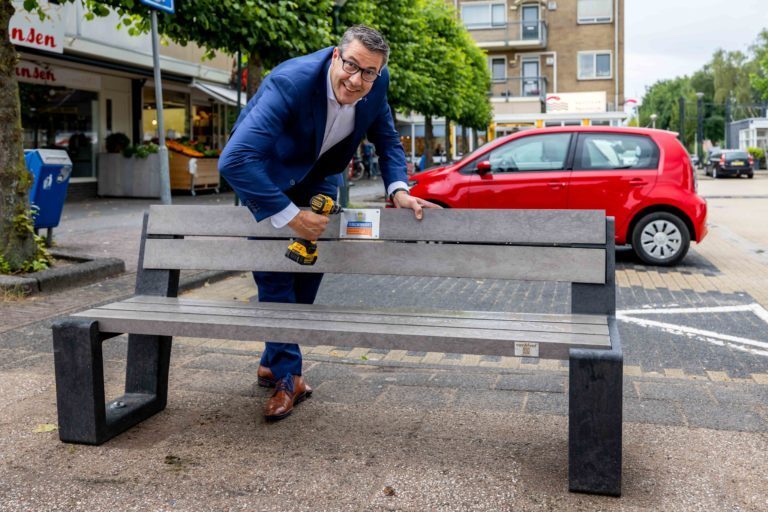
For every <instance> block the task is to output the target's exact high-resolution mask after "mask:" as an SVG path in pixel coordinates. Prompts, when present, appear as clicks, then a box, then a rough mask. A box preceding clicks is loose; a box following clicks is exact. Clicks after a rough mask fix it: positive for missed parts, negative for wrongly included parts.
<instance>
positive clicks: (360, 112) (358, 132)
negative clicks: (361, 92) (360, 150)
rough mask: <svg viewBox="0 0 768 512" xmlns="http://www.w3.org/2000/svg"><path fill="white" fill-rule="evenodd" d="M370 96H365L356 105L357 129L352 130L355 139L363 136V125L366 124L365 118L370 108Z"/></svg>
mask: <svg viewBox="0 0 768 512" xmlns="http://www.w3.org/2000/svg"><path fill="white" fill-rule="evenodd" d="M367 102H368V98H367V97H365V96H364V97H363V99H361V100H360V101H358V102H357V105H355V129H354V130H353V131H352V135H354V139H355V140H360V139H361V138H362V131H363V126H365V122H364V121H365V118H366V114H367V112H366V110H367V108H368V103H367Z"/></svg>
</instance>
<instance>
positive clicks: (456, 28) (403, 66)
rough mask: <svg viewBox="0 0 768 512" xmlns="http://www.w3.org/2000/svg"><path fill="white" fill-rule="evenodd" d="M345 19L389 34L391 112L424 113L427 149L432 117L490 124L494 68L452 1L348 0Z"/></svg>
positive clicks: (477, 125)
mask: <svg viewBox="0 0 768 512" xmlns="http://www.w3.org/2000/svg"><path fill="white" fill-rule="evenodd" d="M341 21H342V25H343V26H348V25H353V24H356V23H365V24H367V25H370V26H372V27H374V28H376V29H378V30H379V31H381V33H382V34H383V35H384V37H385V38H386V39H387V42H388V43H389V45H390V49H391V57H390V61H389V69H390V73H391V83H390V88H389V92H388V99H389V103H390V106H391V107H392V110H393V112H397V111H399V112H418V113H420V114H423V115H424V116H425V125H426V126H425V132H426V133H425V139H427V140H426V142H427V144H426V147H427V149H428V150H429V149H430V148H431V145H430V143H429V141H430V139H431V138H432V118H433V117H446V118H447V119H452V120H454V121H457V122H459V123H461V124H462V125H465V126H469V127H473V128H485V127H486V126H487V125H488V123H489V122H490V117H491V108H490V103H489V102H488V94H487V93H488V90H489V89H490V74H489V72H488V67H487V63H486V58H485V54H484V53H483V52H482V50H480V49H479V48H478V47H477V45H476V44H475V43H474V41H473V40H472V38H471V37H470V36H469V34H468V33H467V31H466V30H465V29H464V27H463V25H462V24H461V22H460V21H459V19H458V16H457V14H456V11H455V10H454V9H453V7H451V6H449V5H447V4H446V3H445V2H443V1H441V0H382V1H379V2H371V1H368V0H350V1H349V2H347V4H346V5H345V6H344V10H343V11H342V15H341ZM339 35H340V34H339ZM446 129H447V127H446ZM428 157H429V158H431V154H430V155H428Z"/></svg>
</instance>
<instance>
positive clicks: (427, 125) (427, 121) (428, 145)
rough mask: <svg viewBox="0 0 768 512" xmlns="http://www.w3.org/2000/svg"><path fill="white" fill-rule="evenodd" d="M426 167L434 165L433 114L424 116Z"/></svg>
mask: <svg viewBox="0 0 768 512" xmlns="http://www.w3.org/2000/svg"><path fill="white" fill-rule="evenodd" d="M424 154H425V155H426V156H425V159H424V169H427V168H429V167H432V116H424Z"/></svg>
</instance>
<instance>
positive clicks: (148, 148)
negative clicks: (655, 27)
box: [123, 143, 158, 158]
mask: <svg viewBox="0 0 768 512" xmlns="http://www.w3.org/2000/svg"><path fill="white" fill-rule="evenodd" d="M157 151H158V146H157V144H151V143H150V144H139V145H138V146H128V147H127V148H125V149H124V150H123V156H124V157H125V158H131V157H136V158H147V157H148V156H149V155H154V154H155V153H157Z"/></svg>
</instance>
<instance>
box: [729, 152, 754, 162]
mask: <svg viewBox="0 0 768 512" xmlns="http://www.w3.org/2000/svg"><path fill="white" fill-rule="evenodd" d="M748 158H749V155H748V154H747V152H746V151H729V152H728V153H726V154H725V159H726V160H728V161H731V160H747V159H748Z"/></svg>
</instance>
